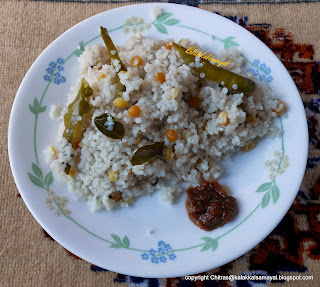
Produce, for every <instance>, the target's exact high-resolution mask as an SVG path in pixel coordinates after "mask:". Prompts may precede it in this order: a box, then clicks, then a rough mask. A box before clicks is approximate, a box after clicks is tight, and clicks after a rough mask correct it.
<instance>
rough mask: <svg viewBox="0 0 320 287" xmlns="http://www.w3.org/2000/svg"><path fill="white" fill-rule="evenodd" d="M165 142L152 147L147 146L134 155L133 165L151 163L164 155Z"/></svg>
mask: <svg viewBox="0 0 320 287" xmlns="http://www.w3.org/2000/svg"><path fill="white" fill-rule="evenodd" d="M163 147H164V142H157V143H154V144H151V145H145V146H143V147H141V148H139V149H138V150H137V151H135V153H134V154H133V156H132V158H131V160H130V162H131V164H132V165H140V164H144V163H146V162H149V161H150V160H152V159H153V158H154V157H156V156H161V155H162V150H163Z"/></svg>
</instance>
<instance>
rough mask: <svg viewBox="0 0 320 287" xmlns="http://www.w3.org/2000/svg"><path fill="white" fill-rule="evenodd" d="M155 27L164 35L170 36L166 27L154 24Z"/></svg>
mask: <svg viewBox="0 0 320 287" xmlns="http://www.w3.org/2000/svg"><path fill="white" fill-rule="evenodd" d="M154 26H155V27H156V28H157V30H158V31H159V32H160V33H162V34H168V30H167V29H166V27H165V26H163V25H162V24H154Z"/></svg>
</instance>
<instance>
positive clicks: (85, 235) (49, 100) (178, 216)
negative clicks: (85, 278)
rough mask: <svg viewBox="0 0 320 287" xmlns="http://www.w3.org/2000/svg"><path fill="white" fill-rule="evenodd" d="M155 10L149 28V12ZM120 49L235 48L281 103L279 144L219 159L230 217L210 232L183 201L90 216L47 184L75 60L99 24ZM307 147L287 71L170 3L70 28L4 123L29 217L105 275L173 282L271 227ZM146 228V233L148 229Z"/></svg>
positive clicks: (235, 252) (32, 74) (248, 43)
mask: <svg viewBox="0 0 320 287" xmlns="http://www.w3.org/2000/svg"><path fill="white" fill-rule="evenodd" d="M155 5H156V6H161V7H162V9H163V14H162V15H161V16H160V17H158V18H157V20H156V21H154V20H153V19H151V13H150V9H151V7H153V6H155ZM100 26H104V27H106V28H107V29H108V30H109V31H110V35H111V37H112V39H113V40H114V42H115V43H116V44H117V45H118V44H122V43H123V42H124V41H125V40H126V39H127V38H128V37H129V36H130V35H132V33H134V32H135V31H136V30H140V31H143V34H144V35H145V36H149V37H158V38H161V39H168V38H174V39H176V40H180V39H181V38H191V39H194V40H196V41H197V42H198V43H199V44H200V46H201V47H203V48H204V49H207V50H209V51H219V50H222V49H223V48H232V47H237V48H238V49H239V50H240V52H241V53H242V54H243V55H244V56H245V58H246V60H247V63H246V67H245V68H246V69H251V71H252V72H253V73H254V74H255V75H257V78H258V79H259V81H260V82H261V83H264V84H267V85H268V86H269V87H270V88H271V89H272V90H273V92H274V93H275V95H276V97H277V98H279V99H281V100H283V101H284V102H285V103H286V106H287V112H286V114H285V115H284V116H283V117H282V118H280V119H277V120H276V124H277V125H278V126H279V127H280V128H281V129H282V130H283V131H284V134H283V137H282V138H277V139H271V138H266V139H264V140H262V141H261V142H259V144H258V145H257V147H256V148H255V149H254V150H252V151H251V152H249V153H246V154H241V155H237V156H235V157H233V158H232V160H230V161H228V162H225V163H224V164H223V165H224V167H225V172H224V174H223V176H222V178H221V180H220V183H222V184H227V185H228V186H229V187H230V189H231V191H232V195H233V196H234V197H236V199H237V201H238V204H239V214H238V216H237V217H236V219H235V220H233V221H232V222H230V223H228V224H226V225H224V226H223V227H221V228H219V229H217V230H214V231H212V232H206V231H203V230H200V229H199V228H198V227H196V226H195V225H194V224H192V223H191V221H190V220H189V219H188V216H187V213H186V210H185V205H184V201H185V195H183V196H182V197H181V198H180V199H179V200H178V202H177V203H176V204H174V205H172V206H167V205H165V204H163V203H160V202H159V201H158V198H157V194H154V195H153V196H152V197H144V198H141V199H139V200H137V202H136V203H135V204H134V205H133V206H132V207H130V208H126V209H121V210H114V211H112V212H106V211H102V212H97V213H91V212H90V211H89V208H88V207H87V205H86V203H85V202H83V201H77V200H76V199H75V198H74V197H73V196H72V195H71V194H69V193H68V192H67V188H66V185H65V184H63V183H61V182H59V181H58V180H56V179H54V178H53V177H52V173H51V172H50V169H49V166H48V165H47V164H46V163H45V161H44V156H43V150H44V148H45V147H46V146H47V145H49V144H53V145H54V144H55V143H56V132H57V123H56V122H55V121H52V120H50V119H49V116H48V114H49V108H50V105H51V104H58V105H64V104H65V102H66V95H67V93H68V91H69V88H70V86H73V85H75V84H77V82H78V81H79V78H80V72H79V70H80V69H79V64H78V62H77V57H78V56H79V55H80V54H81V53H82V52H83V49H84V48H85V47H86V46H87V45H89V44H93V43H96V42H100V43H102V40H101V38H100V37H99V27H100ZM307 148H308V134H307V124H306V117H305V112H304V109H303V105H302V102H301V100H300V96H299V93H298V91H297V89H296V87H295V85H294V83H293V81H292V79H291V77H290V76H289V74H288V72H287V71H286V69H285V68H284V66H283V65H282V64H281V62H280V61H279V60H278V59H277V57H276V56H275V55H274V54H273V53H272V52H271V50H269V49H268V48H267V47H266V46H265V45H264V44H263V43H262V42H261V41H260V40H258V39H257V38H256V37H254V36H253V35H252V34H251V33H249V32H248V31H246V30H245V29H243V28H242V27H240V26H238V25H237V24H235V23H233V22H231V21H229V20H227V19H226V18H224V17H221V16H218V15H216V14H213V13H210V12H206V11H203V10H200V9H197V8H192V7H188V6H182V5H174V4H160V3H158V4H141V5H132V6H126V7H122V8H118V9H114V10H110V11H107V12H104V13H101V14H99V15H96V16H94V17H91V18H89V19H87V20H85V21H83V22H81V23H79V24H78V25H76V26H74V27H73V28H71V29H70V30H68V31H67V32H65V33H64V34H63V35H61V36H60V37H59V38H58V39H56V40H55V41H54V42H53V43H52V44H51V45H50V46H48V48H47V49H45V51H44V52H43V53H42V54H41V55H40V56H39V57H38V59H37V60H36V61H35V62H34V64H33V65H32V67H31V68H30V70H29V71H28V73H27V74H26V76H25V78H24V80H23V82H22V83H21V86H20V88H19V91H18V93H17V96H16V99H15V101H14V105H13V108H12V113H11V118H10V124H9V156H10V162H11V167H12V171H13V175H14V178H15V181H16V184H17V186H18V189H19V191H20V193H21V195H22V198H23V200H24V201H25V203H26V205H27V206H28V208H29V210H30V211H31V213H32V214H33V216H34V217H35V218H36V220H37V221H38V222H39V223H40V224H41V226H42V227H43V228H44V229H45V230H46V231H47V232H48V233H49V234H50V235H51V236H52V237H53V238H54V239H55V240H56V241H58V242H59V243H60V244H61V245H63V246H64V247H65V248H67V249H68V250H70V251H71V252H72V253H74V254H76V255H77V256H79V257H81V258H83V259H85V260H87V261H89V262H91V263H93V264H95V265H98V266H100V267H102V268H106V269H108V270H112V271H117V272H120V273H123V274H128V275H135V276H141V277H174V276H182V275H187V274H194V273H198V272H202V271H206V270H209V269H212V268H215V267H218V266H221V265H223V264H225V263H227V262H229V261H231V260H233V259H235V258H237V257H239V256H241V255H242V254H244V253H245V252H247V251H249V250H250V249H251V248H253V247H254V246H255V245H257V244H258V243H259V242H260V241H261V240H263V239H264V238H265V237H266V236H267V235H268V234H269V233H270V232H271V231H272V230H273V229H274V228H275V227H276V225H277V224H278V223H279V222H280V220H281V219H282V218H283V216H284V215H285V213H286V212H287V210H288V209H289V207H290V206H291V204H292V202H293V200H294V198H295V196H296V194H297V191H298V189H299V186H300V184H301V181H302V178H303V175H304V170H305V165H306V159H307ZM148 230H149V231H150V230H152V231H153V232H152V233H151V234H148V232H147V231H148Z"/></svg>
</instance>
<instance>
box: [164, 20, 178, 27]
mask: <svg viewBox="0 0 320 287" xmlns="http://www.w3.org/2000/svg"><path fill="white" fill-rule="evenodd" d="M179 23H180V20H178V19H169V20H167V21H165V22H164V23H163V24H165V25H168V26H174V25H177V24H179Z"/></svg>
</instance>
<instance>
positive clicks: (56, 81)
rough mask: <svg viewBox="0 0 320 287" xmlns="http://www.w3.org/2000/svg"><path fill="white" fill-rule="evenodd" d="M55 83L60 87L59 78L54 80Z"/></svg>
mask: <svg viewBox="0 0 320 287" xmlns="http://www.w3.org/2000/svg"><path fill="white" fill-rule="evenodd" d="M53 82H54V83H55V84H57V85H60V82H61V81H60V80H59V79H58V78H54V79H53Z"/></svg>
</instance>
